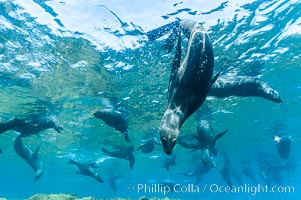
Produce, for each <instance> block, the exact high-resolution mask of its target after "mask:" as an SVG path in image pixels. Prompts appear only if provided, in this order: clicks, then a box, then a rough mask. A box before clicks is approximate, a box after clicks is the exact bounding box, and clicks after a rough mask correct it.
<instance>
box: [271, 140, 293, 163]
mask: <svg viewBox="0 0 301 200" xmlns="http://www.w3.org/2000/svg"><path fill="white" fill-rule="evenodd" d="M274 141H275V143H276V147H277V151H278V154H279V156H280V157H281V158H282V159H284V160H286V159H287V158H288V157H289V154H290V151H291V137H290V136H275V137H274Z"/></svg>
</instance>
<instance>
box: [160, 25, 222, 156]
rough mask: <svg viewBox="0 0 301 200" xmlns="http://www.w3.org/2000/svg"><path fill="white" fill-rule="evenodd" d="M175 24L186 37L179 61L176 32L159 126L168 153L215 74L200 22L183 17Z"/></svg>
mask: <svg viewBox="0 0 301 200" xmlns="http://www.w3.org/2000/svg"><path fill="white" fill-rule="evenodd" d="M174 26H177V25H176V24H174ZM178 26H179V27H178V28H179V30H180V33H184V35H185V36H186V37H187V38H188V44H187V49H186V54H185V57H184V59H183V62H182V63H181V38H180V37H181V34H179V35H178V42H177V46H176V52H175V56H174V59H173V64H172V70H171V75H170V81H169V87H168V104H167V109H166V111H165V113H164V116H163V118H162V121H161V125H160V128H159V131H160V139H161V142H162V144H163V149H164V152H165V153H166V154H168V155H170V154H171V153H172V150H173V148H174V146H175V145H176V143H177V138H178V135H179V133H180V128H181V127H182V125H183V123H184V122H185V120H186V119H187V118H188V117H190V116H191V115H192V114H193V113H194V112H195V111H196V110H197V109H198V108H199V107H200V106H201V105H202V104H203V102H204V101H205V99H206V97H207V94H208V92H209V90H210V88H211V86H212V84H213V82H214V80H215V79H216V78H217V77H216V78H214V79H212V76H213V70H214V53H213V47H212V44H211V41H210V38H209V36H208V34H207V33H206V31H205V30H204V28H203V27H202V25H201V24H199V23H196V22H194V21H190V20H185V21H179V25H178ZM175 28H177V27H175ZM165 32H166V31H165ZM200 86H201V87H200Z"/></svg>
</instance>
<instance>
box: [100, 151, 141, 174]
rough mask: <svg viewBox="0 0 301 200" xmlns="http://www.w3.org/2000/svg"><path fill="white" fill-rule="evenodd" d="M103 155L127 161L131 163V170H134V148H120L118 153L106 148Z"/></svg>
mask: <svg viewBox="0 0 301 200" xmlns="http://www.w3.org/2000/svg"><path fill="white" fill-rule="evenodd" d="M101 151H102V153H103V154H105V155H108V156H111V157H114V158H119V159H125V160H128V161H129V166H130V169H133V168H134V164H135V160H136V159H135V156H134V154H133V151H134V147H133V146H130V147H127V148H119V150H117V151H109V150H107V149H106V148H102V149H101Z"/></svg>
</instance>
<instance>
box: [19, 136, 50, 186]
mask: <svg viewBox="0 0 301 200" xmlns="http://www.w3.org/2000/svg"><path fill="white" fill-rule="evenodd" d="M40 146H41V145H39V146H38V147H37V148H36V150H35V151H32V150H31V149H30V148H29V147H28V146H26V145H25V144H24V143H23V142H22V139H21V136H20V135H18V136H17V137H16V139H15V143H14V149H15V151H16V153H17V154H18V155H19V156H20V157H22V158H23V159H24V160H25V161H26V162H27V163H28V164H29V165H30V166H31V167H32V168H33V169H34V170H35V171H36V176H35V178H34V181H36V180H38V179H39V178H41V176H42V175H43V173H44V167H43V162H42V161H41V160H40V159H39V157H38V152H39V149H40Z"/></svg>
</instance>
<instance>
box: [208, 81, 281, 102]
mask: <svg viewBox="0 0 301 200" xmlns="http://www.w3.org/2000/svg"><path fill="white" fill-rule="evenodd" d="M208 95H209V96H215V97H219V98H224V97H228V96H241V97H249V96H255V97H262V98H265V99H267V100H270V101H273V102H276V103H282V100H281V98H280V95H279V93H278V91H276V90H274V89H273V88H271V87H269V86H268V85H267V84H266V83H265V82H263V81H260V80H259V79H257V78H254V77H251V76H236V77H226V76H220V77H219V78H218V79H217V80H216V82H215V83H214V84H213V85H212V87H211V89H210V91H209V94H208Z"/></svg>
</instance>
